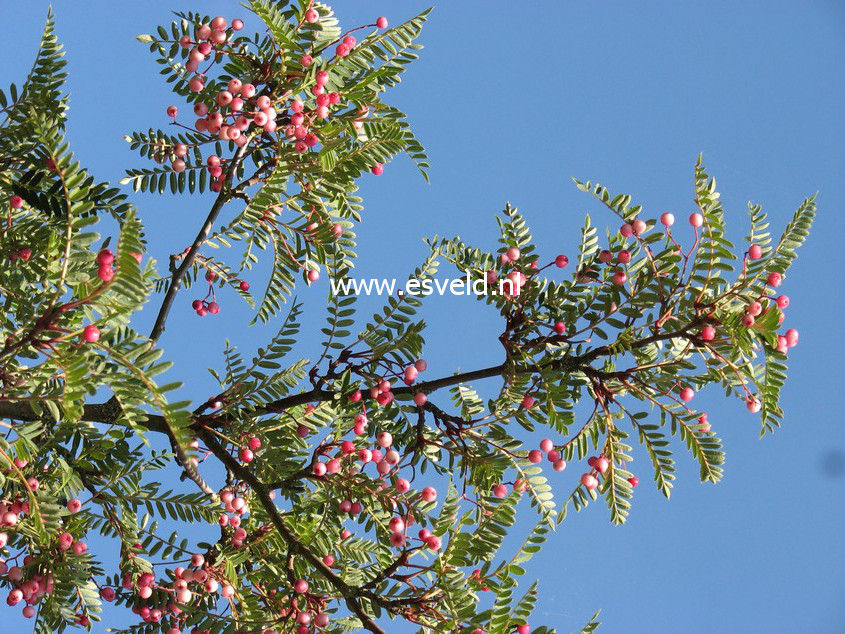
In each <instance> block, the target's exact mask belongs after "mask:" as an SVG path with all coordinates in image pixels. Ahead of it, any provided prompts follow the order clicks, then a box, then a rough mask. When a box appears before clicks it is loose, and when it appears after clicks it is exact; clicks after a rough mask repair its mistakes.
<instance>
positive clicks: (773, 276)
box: [766, 273, 783, 288]
mask: <svg viewBox="0 0 845 634" xmlns="http://www.w3.org/2000/svg"><path fill="white" fill-rule="evenodd" d="M782 281H783V276H782V275H781V274H780V273H769V277H768V278H767V279H766V283H767V284H768V285H769V286H773V287H775V288H777V287H778V286H780V284H781V282H782Z"/></svg>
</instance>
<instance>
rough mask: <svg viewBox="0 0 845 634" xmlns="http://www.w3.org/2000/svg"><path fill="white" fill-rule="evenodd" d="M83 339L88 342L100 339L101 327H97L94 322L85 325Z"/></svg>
mask: <svg viewBox="0 0 845 634" xmlns="http://www.w3.org/2000/svg"><path fill="white" fill-rule="evenodd" d="M82 340H83V341H85V342H86V343H94V342H96V341H99V340H100V329H99V328H97V327H96V326H95V325H94V324H91V325H90V326H85V330H83V331H82Z"/></svg>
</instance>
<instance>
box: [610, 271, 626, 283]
mask: <svg viewBox="0 0 845 634" xmlns="http://www.w3.org/2000/svg"><path fill="white" fill-rule="evenodd" d="M610 279H611V281H612V282H613V283H614V284H616V285H617V286H622V285H624V284H625V282H627V281H628V276H627V275H626V274H625V271H616V272H615V273H614V274H613V276H612V277H611V278H610Z"/></svg>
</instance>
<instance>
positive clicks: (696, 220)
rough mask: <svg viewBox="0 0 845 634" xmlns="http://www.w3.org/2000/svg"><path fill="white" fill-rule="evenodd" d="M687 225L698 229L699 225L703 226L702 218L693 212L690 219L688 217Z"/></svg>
mask: <svg viewBox="0 0 845 634" xmlns="http://www.w3.org/2000/svg"><path fill="white" fill-rule="evenodd" d="M689 223H690V224H691V225H692V226H693V227H695V228H698V227H700V226H701V225H703V224H704V216H702V215H701V214H700V213H698V212H695V213H694V214H691V215H690V217H689Z"/></svg>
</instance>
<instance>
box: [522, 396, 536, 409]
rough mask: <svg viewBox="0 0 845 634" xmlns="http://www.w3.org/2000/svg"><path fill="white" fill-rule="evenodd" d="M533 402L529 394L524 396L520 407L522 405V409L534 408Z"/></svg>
mask: <svg viewBox="0 0 845 634" xmlns="http://www.w3.org/2000/svg"><path fill="white" fill-rule="evenodd" d="M535 402H536V401H535V399H534V397H533V396H531V395H530V394H526V395H525V396H523V397H522V402H521V403H520V405H522V407H523V408H524V409H531V408H532V407H534V403H535Z"/></svg>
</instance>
